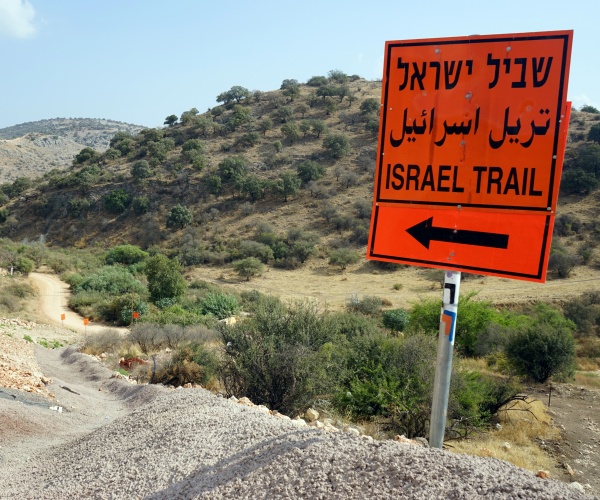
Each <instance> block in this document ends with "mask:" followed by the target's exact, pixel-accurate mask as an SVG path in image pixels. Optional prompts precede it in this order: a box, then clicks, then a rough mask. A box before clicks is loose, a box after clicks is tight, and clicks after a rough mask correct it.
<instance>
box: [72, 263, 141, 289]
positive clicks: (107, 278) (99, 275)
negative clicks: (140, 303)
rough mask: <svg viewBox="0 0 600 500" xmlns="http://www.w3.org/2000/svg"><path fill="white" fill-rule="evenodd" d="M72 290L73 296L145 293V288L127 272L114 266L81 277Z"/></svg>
mask: <svg viewBox="0 0 600 500" xmlns="http://www.w3.org/2000/svg"><path fill="white" fill-rule="evenodd" d="M72 288H73V291H74V292H75V294H78V293H80V292H81V291H96V292H105V293H109V294H111V295H121V294H124V293H131V292H135V293H136V294H143V293H145V292H146V287H145V286H144V285H142V283H140V282H139V281H138V280H137V279H135V278H134V277H133V276H132V274H131V273H129V271H127V270H126V269H123V268H120V267H115V266H105V267H103V268H102V269H101V270H100V271H98V272H96V273H93V274H87V275H85V276H83V277H82V279H81V281H80V282H79V283H77V284H76V285H72Z"/></svg>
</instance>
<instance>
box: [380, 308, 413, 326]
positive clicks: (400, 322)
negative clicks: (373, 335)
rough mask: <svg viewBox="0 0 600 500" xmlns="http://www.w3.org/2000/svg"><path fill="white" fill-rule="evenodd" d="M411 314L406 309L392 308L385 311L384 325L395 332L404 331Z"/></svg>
mask: <svg viewBox="0 0 600 500" xmlns="http://www.w3.org/2000/svg"><path fill="white" fill-rule="evenodd" d="M408 319H409V314H408V312H407V311H406V310H405V309H391V310H389V311H385V312H384V313H383V326H385V327H386V328H389V329H390V330H392V331H394V332H403V331H404V329H405V328H406V327H407V326H408Z"/></svg>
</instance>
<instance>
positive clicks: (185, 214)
mask: <svg viewBox="0 0 600 500" xmlns="http://www.w3.org/2000/svg"><path fill="white" fill-rule="evenodd" d="M193 218H194V216H193V214H192V211H191V210H190V209H189V208H187V207H184V206H183V205H179V204H178V205H175V206H174V207H173V208H171V210H170V211H169V215H167V227H173V228H176V229H181V228H183V227H185V226H188V225H190V224H191V223H192V220H193Z"/></svg>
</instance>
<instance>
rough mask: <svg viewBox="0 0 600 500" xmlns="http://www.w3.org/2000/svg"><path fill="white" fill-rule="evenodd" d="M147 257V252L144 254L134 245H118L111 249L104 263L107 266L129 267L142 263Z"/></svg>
mask: <svg viewBox="0 0 600 500" xmlns="http://www.w3.org/2000/svg"><path fill="white" fill-rule="evenodd" d="M148 257H149V254H148V252H144V251H143V250H142V249H141V248H140V247H138V246H135V245H118V246H116V247H113V248H111V249H110V250H109V251H108V253H107V254H106V257H105V259H104V261H105V262H106V264H108V265H112V264H124V265H126V266H130V265H131V264H136V263H138V262H143V261H144V260H145V259H147V258H148Z"/></svg>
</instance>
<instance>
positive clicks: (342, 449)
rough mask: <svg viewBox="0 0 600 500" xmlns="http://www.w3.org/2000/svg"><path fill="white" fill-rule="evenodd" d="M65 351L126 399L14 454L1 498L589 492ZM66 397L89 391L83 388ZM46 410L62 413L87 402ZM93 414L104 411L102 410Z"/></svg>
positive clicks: (4, 470) (92, 382)
mask: <svg viewBox="0 0 600 500" xmlns="http://www.w3.org/2000/svg"><path fill="white" fill-rule="evenodd" d="M63 356H64V357H63V358H62V361H63V362H65V361H66V362H68V363H70V364H71V365H72V367H74V366H76V367H77V369H78V370H80V373H79V379H80V380H79V383H80V384H82V385H86V384H87V385H89V386H90V389H93V388H94V387H95V388H96V389H95V390H96V392H98V390H97V387H98V385H100V386H101V387H102V388H103V391H100V392H104V393H106V392H107V391H108V390H110V398H111V401H114V404H115V405H118V406H119V408H121V409H122V408H125V410H124V411H121V412H120V413H116V414H114V415H115V417H114V418H112V417H111V418H110V419H109V420H107V423H105V424H104V425H102V426H100V427H97V428H96V429H95V430H94V431H93V432H89V433H86V434H84V435H80V436H79V437H74V438H71V439H70V440H68V441H65V442H63V443H61V444H59V445H57V446H54V447H52V448H45V449H41V451H40V452H39V453H38V454H36V455H34V456H32V458H30V459H29V460H27V461H26V462H15V461H12V462H10V463H9V464H8V465H7V464H6V462H4V463H2V464H1V465H0V497H1V498H20V499H46V498H48V499H56V498H86V499H87V498H102V499H138V498H148V499H177V498H210V499H219V498H238V499H239V498H264V499H267V498H268V499H273V498H310V499H335V498H340V499H341V498H343V499H367V498H368V499H372V498H423V499H432V498H444V499H451V498H456V499H466V498H486V499H490V498H507V499H508V498H510V499H514V498H527V499H536V498H539V499H549V498H553V499H567V498H572V499H579V498H587V497H586V496H585V495H583V494H582V493H580V492H579V491H578V490H576V489H575V488H573V487H572V486H570V485H568V484H565V483H560V482H555V481H552V480H544V479H539V478H537V477H535V475H534V474H533V473H531V472H528V471H525V470H523V469H519V468H517V467H514V466H512V465H510V464H508V463H506V462H503V461H500V460H496V459H482V458H475V457H469V456H462V455H454V454H452V453H449V452H445V451H442V450H436V449H428V448H421V447H417V446H411V445H406V444H401V443H397V442H394V441H381V442H377V441H368V440H366V439H365V438H364V437H355V436H350V435H347V434H341V433H328V432H323V431H320V430H316V429H299V428H298V427H297V426H296V425H295V424H293V423H292V422H290V421H288V420H284V419H280V418H276V417H273V416H270V415H266V414H264V413H262V412H260V411H258V410H257V409H256V408H253V407H248V406H244V405H241V404H238V403H235V402H233V401H229V400H226V399H223V398H219V397H217V396H215V395H213V394H211V393H210V392H208V391H205V390H201V389H179V390H173V391H168V390H156V388H147V389H149V390H148V391H146V389H144V388H141V387H135V386H130V385H129V384H128V383H127V382H123V381H120V380H116V379H109V378H108V377H109V376H110V372H108V371H107V370H106V373H104V374H99V371H98V369H97V367H96V368H95V369H94V370H93V376H91V377H89V376H88V375H86V373H87V368H86V364H87V363H91V361H87V360H86V358H84V357H82V356H83V355H80V354H76V353H74V352H72V351H71V352H66V353H63ZM41 365H43V363H41ZM42 368H43V366H42ZM90 373H92V372H91V371H90ZM58 383H60V382H58ZM62 383H64V382H62ZM71 386H72V387H75V388H76V389H78V390H76V392H79V393H80V394H86V395H87V397H89V398H93V397H94V393H93V392H92V390H90V392H89V394H87V393H84V392H83V389H82V387H81V386H77V385H75V383H74V382H73V381H71ZM74 390H75V389H74ZM103 396H104V397H105V396H106V394H103ZM65 397H68V398H70V399H69V400H68V402H69V403H70V404H71V403H73V402H74V401H77V395H76V394H73V393H71V392H69V394H68V396H67V395H66V394H65ZM88 404H93V399H89V400H88ZM110 404H111V403H110V402H107V400H106V399H105V400H103V402H102V405H110ZM24 406H25V405H24ZM134 407H135V408H134ZM74 408H75V407H74ZM27 411H38V410H37V407H34V406H27ZM40 411H41V410H40ZM45 411H48V412H49V413H52V415H49V418H50V416H51V417H52V418H55V419H56V418H58V419H60V418H70V416H69V415H70V414H71V413H74V412H76V409H70V407H69V404H67V406H66V407H65V411H64V412H63V413H58V412H50V410H45ZM106 411H107V412H109V411H110V409H109V408H108V407H107V408H106ZM111 415H113V414H111ZM118 415H122V416H118ZM90 418H97V419H98V421H99V422H100V421H101V420H102V409H99V410H98V411H97V412H96V413H94V415H93V416H92V417H90Z"/></svg>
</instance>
